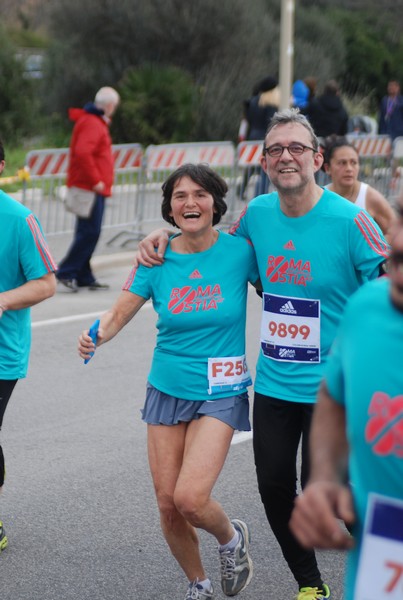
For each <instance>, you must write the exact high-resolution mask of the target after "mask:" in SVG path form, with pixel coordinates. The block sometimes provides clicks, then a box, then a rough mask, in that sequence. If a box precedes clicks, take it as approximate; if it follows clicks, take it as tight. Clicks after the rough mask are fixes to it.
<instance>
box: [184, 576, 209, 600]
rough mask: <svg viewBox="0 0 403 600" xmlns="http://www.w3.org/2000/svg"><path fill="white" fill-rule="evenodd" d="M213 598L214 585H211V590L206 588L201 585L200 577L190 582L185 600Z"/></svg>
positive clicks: (207, 599)
mask: <svg viewBox="0 0 403 600" xmlns="http://www.w3.org/2000/svg"><path fill="white" fill-rule="evenodd" d="M212 598H213V586H211V588H210V590H205V589H204V588H203V586H202V585H200V583H199V580H198V579H195V580H194V581H191V582H190V583H189V587H188V589H187V592H186V596H185V600H211V599H212Z"/></svg>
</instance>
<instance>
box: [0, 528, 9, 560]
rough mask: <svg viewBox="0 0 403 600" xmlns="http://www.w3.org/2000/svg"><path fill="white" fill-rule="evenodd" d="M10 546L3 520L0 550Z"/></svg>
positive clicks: (0, 532)
mask: <svg viewBox="0 0 403 600" xmlns="http://www.w3.org/2000/svg"><path fill="white" fill-rule="evenodd" d="M7 546H8V539H7V536H6V532H5V531H4V527H3V522H2V521H0V552H1V551H2V550H5V549H6V548H7Z"/></svg>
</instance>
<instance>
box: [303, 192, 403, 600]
mask: <svg viewBox="0 0 403 600" xmlns="http://www.w3.org/2000/svg"><path fill="white" fill-rule="evenodd" d="M398 214H399V221H398V223H397V224H396V225H395V226H394V228H393V229H392V232H391V245H392V252H391V256H390V260H389V269H388V273H389V277H383V278H381V279H378V280H377V281H375V282H371V283H368V284H366V285H365V286H364V287H363V288H361V289H360V290H359V291H358V292H357V293H356V294H354V296H353V297H352V298H351V299H350V301H349V303H348V305H347V308H346V311H345V313H344V315H343V318H342V322H341V325H340V328H339V331H338V335H337V337H336V340H335V343H334V346H333V348H332V352H331V354H330V356H329V360H328V364H327V366H326V371H325V377H324V381H323V384H322V387H321V390H320V393H319V399H318V404H317V407H316V409H315V414H314V419H313V423H312V431H311V443H310V446H311V460H312V467H311V476H310V480H309V482H308V484H307V486H306V487H305V489H304V494H303V495H302V496H300V497H299V498H298V500H297V502H296V507H295V509H294V512H293V516H292V519H291V527H292V529H293V531H294V533H295V535H297V537H298V538H299V540H300V542H301V543H302V544H304V546H306V547H310V548H311V547H314V546H316V547H320V548H337V549H340V548H344V549H349V548H350V549H351V552H350V553H349V560H348V568H347V578H346V590H345V596H344V597H345V600H363V599H364V598H368V600H375V599H376V600H378V599H379V598H386V597H390V598H397V597H400V596H401V591H402V589H403V587H402V586H403V575H402V573H403V444H402V439H403V437H402V431H403V369H402V357H403V198H401V199H400V201H399V204H398ZM347 464H348V469H347ZM348 480H349V481H350V483H351V485H348V484H347V481H348ZM340 519H342V520H344V521H345V522H346V523H347V524H348V525H352V524H353V529H352V533H353V537H351V536H350V534H349V533H348V532H347V530H346V529H345V528H344V527H342V526H341V525H340ZM388 557H389V558H388ZM399 568H400V571H399ZM399 573H400V574H399Z"/></svg>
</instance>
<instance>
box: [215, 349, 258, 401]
mask: <svg viewBox="0 0 403 600" xmlns="http://www.w3.org/2000/svg"><path fill="white" fill-rule="evenodd" d="M208 382H209V388H208V393H209V394H217V393H220V392H227V391H233V392H239V391H240V390H245V388H246V387H247V386H248V385H252V378H251V376H250V373H249V369H248V365H247V364H246V357H245V355H244V354H243V355H242V356H225V357H218V358H209V359H208Z"/></svg>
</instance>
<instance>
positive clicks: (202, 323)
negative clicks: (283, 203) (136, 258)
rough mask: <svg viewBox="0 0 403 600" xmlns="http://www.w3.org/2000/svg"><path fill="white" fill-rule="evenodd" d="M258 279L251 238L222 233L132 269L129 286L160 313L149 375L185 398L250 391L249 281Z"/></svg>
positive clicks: (159, 385) (153, 381)
mask: <svg viewBox="0 0 403 600" xmlns="http://www.w3.org/2000/svg"><path fill="white" fill-rule="evenodd" d="M258 278H259V274H258V270H257V265H256V261H255V254H254V252H253V248H252V247H251V245H250V244H249V243H248V242H247V241H246V240H242V239H236V238H234V237H233V236H231V235H228V234H226V233H222V232H219V237H218V239H217V241H216V243H215V244H214V245H213V246H212V247H211V248H209V249H208V250H205V251H204V252H198V253H195V254H179V253H176V252H173V251H172V250H171V248H170V247H168V249H167V252H166V254H165V259H164V263H163V265H162V266H159V267H154V268H147V267H143V266H140V267H139V268H138V269H137V270H133V271H132V273H131V275H130V277H129V279H128V280H127V282H126V284H125V286H124V288H123V289H125V290H128V291H130V292H133V293H135V294H137V295H139V296H142V297H143V298H147V299H149V298H151V299H152V302H153V306H154V309H155V311H156V312H157V314H158V320H157V325H156V327H157V329H158V334H157V343H156V347H155V350H154V356H153V361H152V365H151V371H150V373H149V377H148V380H149V382H150V383H151V384H152V385H153V386H154V387H155V388H157V389H158V390H160V391H161V392H164V393H166V394H169V395H172V396H175V397H177V398H181V399H183V400H216V399H217V398H224V397H228V396H233V395H237V394H240V393H242V392H244V391H245V390H246V388H247V386H248V385H250V384H251V380H250V376H249V373H248V371H247V368H246V361H245V325H246V300H247V288H248V281H250V282H255V281H257V280H258Z"/></svg>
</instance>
